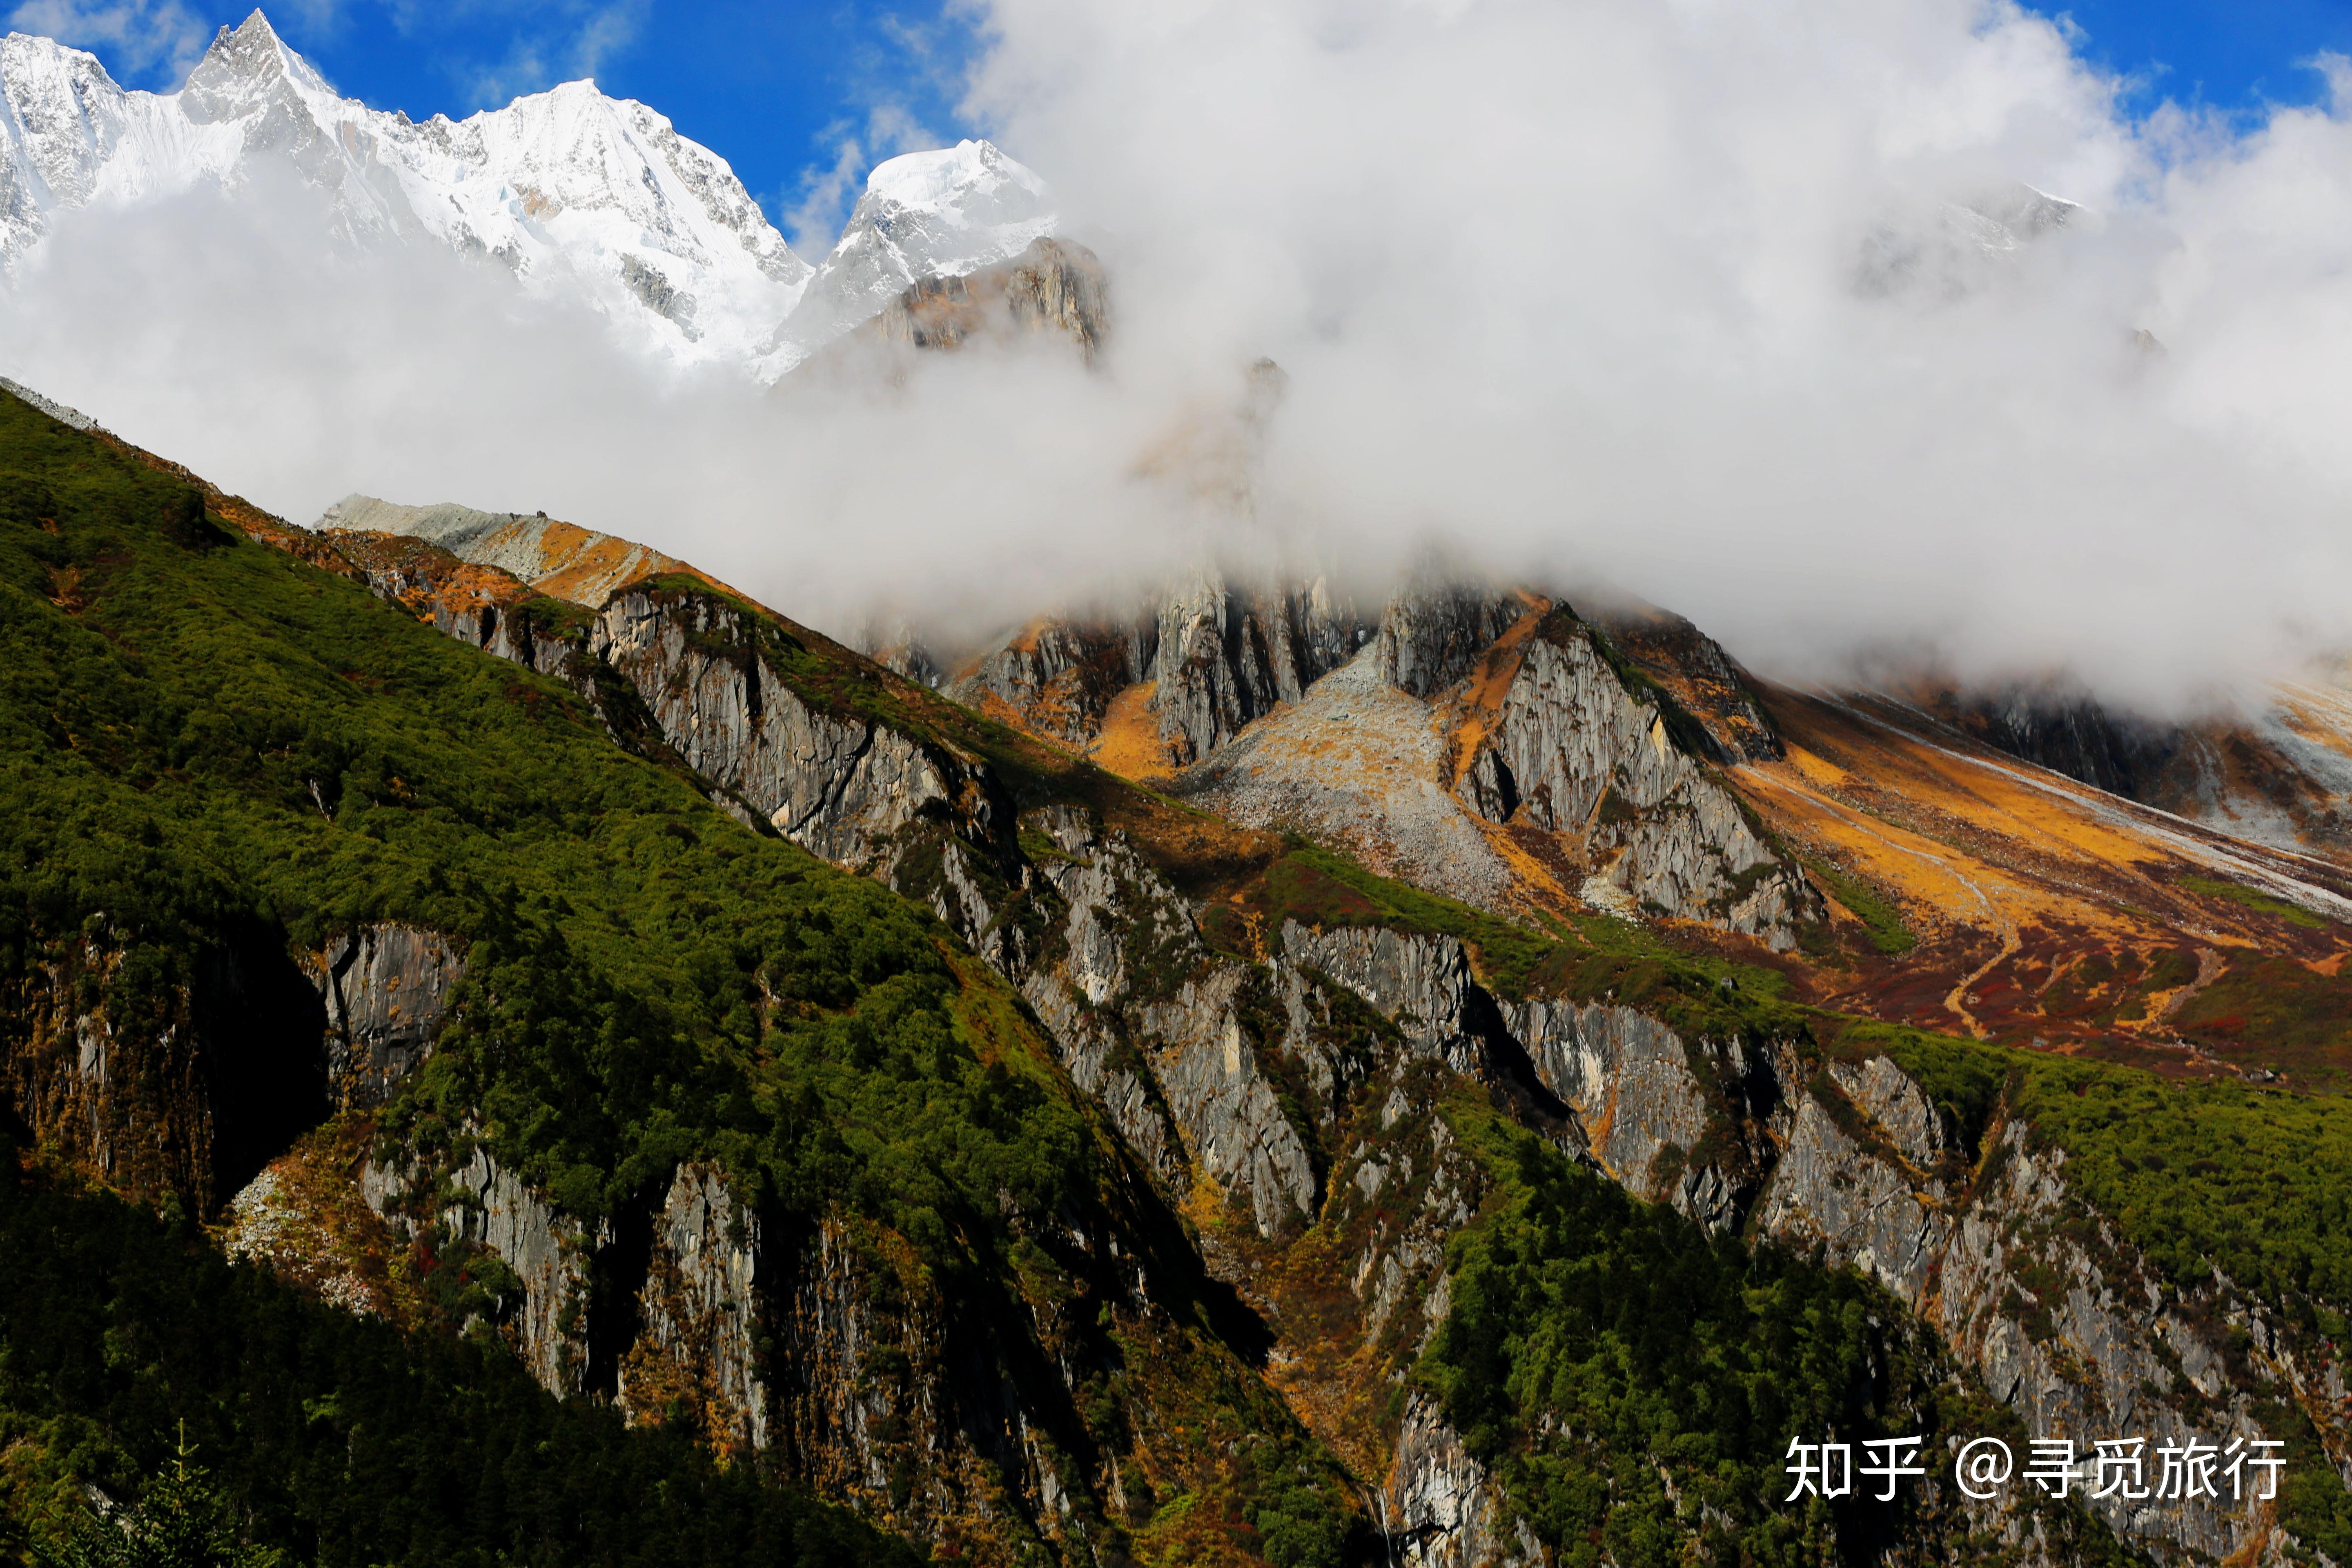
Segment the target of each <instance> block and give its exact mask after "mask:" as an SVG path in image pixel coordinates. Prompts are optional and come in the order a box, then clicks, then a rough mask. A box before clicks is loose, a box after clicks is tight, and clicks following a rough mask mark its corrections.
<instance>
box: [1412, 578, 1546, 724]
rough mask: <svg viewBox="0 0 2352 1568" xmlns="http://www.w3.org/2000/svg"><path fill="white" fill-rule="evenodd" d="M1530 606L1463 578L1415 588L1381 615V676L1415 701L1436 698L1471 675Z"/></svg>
mask: <svg viewBox="0 0 2352 1568" xmlns="http://www.w3.org/2000/svg"><path fill="white" fill-rule="evenodd" d="M1530 608H1532V606H1531V605H1528V604H1527V603H1526V602H1524V601H1522V600H1521V599H1520V598H1519V596H1518V595H1515V594H1502V593H1497V592H1496V591H1495V590H1494V589H1491V588H1486V587H1481V586H1479V585H1477V584H1470V583H1465V582H1462V581H1459V580H1457V579H1452V578H1443V577H1433V578H1426V579H1423V580H1422V581H1419V582H1415V583H1413V584H1409V585H1408V586H1406V587H1405V588H1403V589H1401V590H1399V592H1398V593H1397V594H1396V595H1395V596H1393V597H1392V598H1391V599H1390V600H1389V602H1388V607H1387V608H1386V609H1385V610H1384V611H1382V612H1381V637H1380V659H1381V677H1382V678H1383V679H1386V680H1387V681H1388V683H1389V684H1390V685H1391V686H1397V687H1402V689H1405V690H1407V691H1410V692H1412V694H1413V695H1414V696H1415V697H1434V696H1435V695H1436V694H1437V693H1439V692H1440V691H1443V690H1444V689H1446V688H1447V687H1449V686H1451V685H1453V684H1454V682H1455V681H1457V680H1460V679H1462V678H1463V677H1464V676H1465V675H1468V674H1469V673H1470V670H1471V668H1472V667H1473V666H1475V664H1476V663H1477V662H1478V658H1479V656H1480V655H1482V654H1484V653H1485V652H1486V650H1487V649H1488V648H1489V647H1493V646H1494V645H1495V642H1496V639H1497V638H1499V637H1501V636H1502V635H1503V634H1504V633H1505V632H1507V631H1509V630H1510V629H1511V627H1512V626H1516V625H1517V624H1518V621H1519V618H1520V617H1521V616H1525V615H1527V614H1528V611H1529V610H1530Z"/></svg>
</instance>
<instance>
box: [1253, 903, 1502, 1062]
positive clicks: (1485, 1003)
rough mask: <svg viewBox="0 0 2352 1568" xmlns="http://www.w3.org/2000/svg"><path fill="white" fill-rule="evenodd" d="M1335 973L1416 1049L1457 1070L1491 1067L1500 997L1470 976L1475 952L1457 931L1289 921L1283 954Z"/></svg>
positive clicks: (1288, 962)
mask: <svg viewBox="0 0 2352 1568" xmlns="http://www.w3.org/2000/svg"><path fill="white" fill-rule="evenodd" d="M1280 962H1282V963H1284V964H1286V965H1296V966H1298V967H1300V968H1303V969H1306V970H1307V971H1310V972H1313V973H1318V974H1323V975H1328V977H1330V978H1331V979H1332V980H1335V981H1337V982H1338V983H1339V984H1341V985H1344V986H1346V987H1347V988H1348V989H1349V990H1350V991H1352V992H1354V993H1355V994H1357V995H1358V996H1360V997H1362V998H1363V999H1364V1000H1365V1001H1366V1002H1369V1003H1370V1004H1371V1005H1372V1007H1373V1008H1374V1009H1375V1010H1376V1011H1377V1012H1379V1014H1380V1015H1381V1016H1382V1017H1383V1018H1386V1019H1387V1020H1388V1021H1389V1022H1390V1023H1391V1024H1393V1025H1395V1026H1396V1027H1397V1031H1398V1033H1399V1034H1400V1035H1402V1037H1403V1038H1404V1040H1405V1042H1406V1044H1407V1045H1408V1046H1409V1047H1411V1048H1412V1050H1413V1051H1415V1052H1416V1053H1418V1054H1419V1055H1422V1056H1425V1057H1432V1058H1435V1059H1437V1060H1439V1061H1442V1062H1444V1063H1445V1064H1446V1066H1448V1067H1450V1068H1454V1070H1455V1071H1456V1072H1460V1073H1465V1074H1468V1075H1470V1076H1472V1077H1477V1076H1479V1075H1480V1074H1482V1073H1483V1072H1484V1071H1485V1070H1486V1051H1487V1047H1488V1041H1489V1040H1490V1038H1491V1037H1492V1036H1493V1034H1494V1032H1495V1026H1496V1022H1497V1021H1498V1020H1497V1016H1496V1011H1495V1005H1494V1001H1493V999H1492V998H1491V997H1489V996H1488V995H1487V994H1486V992H1485V991H1484V990H1482V989H1481V988H1480V987H1479V985H1478V984H1477V983H1476V982H1475V980H1474V979H1473V978H1472V977H1471V973H1470V957H1469V954H1468V953H1467V952H1464V951H1463V947H1462V944H1461V943H1460V942H1456V941H1454V939H1453V938H1452V937H1443V936H1429V935H1425V934H1422V933H1418V932H1410V931H1391V930H1389V929H1387V928H1386V927H1381V926H1335V927H1333V928H1331V929H1330V930H1328V931H1317V930H1313V929H1310V928H1309V927H1307V926H1303V925H1300V924H1299V923H1297V921H1287V922H1286V923H1285V924H1284V926H1283V928H1282V957H1281V961H1280Z"/></svg>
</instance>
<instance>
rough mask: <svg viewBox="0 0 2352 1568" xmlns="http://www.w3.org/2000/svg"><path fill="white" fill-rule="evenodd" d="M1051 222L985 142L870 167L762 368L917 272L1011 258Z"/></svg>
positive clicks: (837, 326) (1023, 178)
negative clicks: (863, 186) (842, 225)
mask: <svg viewBox="0 0 2352 1568" xmlns="http://www.w3.org/2000/svg"><path fill="white" fill-rule="evenodd" d="M1057 221H1058V220H1057V218H1056V216H1055V212H1054V206H1053V198H1052V195H1050V193H1048V192H1047V190H1046V188H1045V181H1044V180H1042V179H1040V178H1039V177H1038V176H1037V174H1036V172H1035V171H1034V170H1033V169H1030V168H1028V167H1027V166H1026V165H1024V164H1022V163H1016V162H1015V161H1013V159H1011V158H1008V157H1006V156H1005V155H1004V154H1003V153H1002V152H1000V151H998V149H997V148H996V147H995V146H993V145H992V144H991V143H989V142H971V141H966V142H958V143H957V144H956V145H954V146H953V147H946V148H941V149H940V150H939V151H937V152H932V153H903V154H901V155H900V156H898V157H896V158H891V159H888V160H887V161H886V162H884V163H878V164H877V165H876V166H875V169H874V172H873V173H872V174H868V175H867V176H866V192H865V194H864V195H861V196H859V197H858V199H857V205H856V208H855V209H854V210H853V211H852V212H851V213H850V215H849V226H847V227H846V228H845V229H844V230H843V231H842V236H841V240H840V243H838V244H836V245H835V247H833V252H832V254H831V255H829V256H827V257H826V258H825V259H824V265H822V266H821V267H819V268H817V270H816V276H815V277H814V278H812V279H810V280H809V286H808V293H807V295H806V296H805V297H804V298H803V300H802V301H801V305H800V309H799V310H796V311H794V312H793V317H792V319H791V320H790V321H786V322H785V323H784V327H783V330H782V331H781V332H779V333H778V334H777V336H776V338H775V340H774V341H773V342H772V343H771V344H770V345H769V353H768V356H767V358H766V360H765V361H764V362H763V369H765V370H766V371H767V372H769V373H770V374H777V373H781V372H782V371H784V370H788V369H790V368H791V367H792V366H793V364H795V363H799V361H801V360H802V359H804V358H806V357H807V356H808V355H809V354H810V353H813V352H814V351H815V350H816V349H818V348H820V347H822V346H823V345H824V343H826V342H829V341H831V340H832V339H834V338H836V337H838V336H840V335H841V334H842V333H844V332H845V331H849V330H850V329H851V328H853V327H855V326H856V325H857V324H858V323H859V322H860V321H866V320H868V319H869V318H871V317H872V316H874V315H875V314H876V313H877V312H878V311H879V310H881V309H882V308H883V307H884V306H885V305H887V304H888V303H889V302H890V301H891V300H893V299H895V298H897V297H898V294H899V293H900V292H901V291H903V290H904V289H906V288H907V286H908V284H910V283H912V282H914V281H915V280H916V279H919V278H930V277H961V276H963V275H964V274H966V273H971V272H976V271H978V270H980V269H981V268H983V267H992V266H994V265H995V264H996V263H998V262H1000V261H1003V260H1007V259H1009V258H1013V257H1015V256H1018V255H1020V254H1021V253H1022V252H1023V251H1024V250H1026V249H1027V248H1028V247H1029V246H1030V243H1031V242H1032V241H1034V240H1036V239H1038V238H1040V237H1044V236H1045V235H1049V234H1052V233H1054V232H1055V226H1056V224H1057Z"/></svg>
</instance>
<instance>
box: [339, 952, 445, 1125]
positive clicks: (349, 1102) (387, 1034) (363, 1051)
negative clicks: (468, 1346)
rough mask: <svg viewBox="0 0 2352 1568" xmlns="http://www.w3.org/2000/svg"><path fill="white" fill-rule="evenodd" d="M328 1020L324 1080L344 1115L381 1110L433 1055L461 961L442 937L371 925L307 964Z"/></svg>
mask: <svg viewBox="0 0 2352 1568" xmlns="http://www.w3.org/2000/svg"><path fill="white" fill-rule="evenodd" d="M302 970H303V973H304V974H305V975H306V976H308V977H309V979H310V984H312V985H313V986H315V987H316V988H317V990H318V993H319V999H320V1002H321V1003H322V1004H323V1005H325V1008H326V1015H327V1020H326V1021H327V1037H326V1058H327V1079H328V1082H329V1084H330V1085H331V1093H332V1095H333V1098H334V1101H335V1103H336V1105H337V1106H338V1107H340V1108H341V1109H344V1110H352V1109H367V1108H372V1107H374V1106H379V1105H382V1104H383V1102H384V1101H385V1100H389V1099H390V1098H391V1096H392V1090H393V1087H394V1085H395V1084H397V1083H398V1082H399V1081H400V1079H402V1078H403V1077H404V1076H405V1075H406V1074H407V1073H408V1071H409V1070H410V1069H411V1068H415V1066H416V1065H417V1064H418V1063H420V1062H422V1061H423V1060H424V1059H425V1057H426V1056H427V1055H429V1054H430V1053H431V1051H432V1049H433V1041H434V1037H436V1035H438V1034H439V1033H440V1030H441V1022H442V1020H443V1018H444V1017H446V1016H447V1014H448V1010H449V1004H450V1000H451V993H452V992H453V991H454V990H455V989H456V987H457V982H458V981H460V980H462V979H463V978H465V973H466V961H465V959H464V958H463V957H462V956H460V955H459V954H458V953H457V951H456V950H455V949H453V948H452V947H451V946H450V945H449V944H448V943H447V942H446V941H444V940H443V939H442V938H441V937H439V936H437V935H436V934H435V933H434V932H432V931H420V930H418V929H416V928H415V927H414V926H405V925H396V924H392V923H389V922H384V921H376V922H373V923H370V924H367V925H362V926H361V927H359V928H357V929H356V930H354V931H348V932H346V933H344V934H343V935H341V936H339V937H337V938H336V939H335V940H334V941H333V942H330V943H329V944H328V945H327V948H326V950H325V951H324V952H320V953H317V954H315V955H312V956H310V957H309V958H306V959H305V960H304V962H303V964H302Z"/></svg>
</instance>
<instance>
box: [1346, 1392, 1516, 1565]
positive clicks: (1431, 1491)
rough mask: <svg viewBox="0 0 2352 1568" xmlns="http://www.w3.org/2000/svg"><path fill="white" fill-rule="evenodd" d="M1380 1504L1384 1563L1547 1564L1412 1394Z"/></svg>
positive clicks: (1453, 1438) (1448, 1432)
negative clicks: (1383, 1510)
mask: <svg viewBox="0 0 2352 1568" xmlns="http://www.w3.org/2000/svg"><path fill="white" fill-rule="evenodd" d="M1381 1500H1382V1501H1383V1502H1384V1503H1385V1504H1386V1505H1387V1511H1389V1513H1390V1515H1391V1517H1390V1518H1389V1519H1387V1520H1384V1521H1382V1522H1381V1532H1382V1534H1383V1535H1384V1536H1385V1537H1386V1538H1387V1542H1388V1546H1389V1560H1390V1561H1391V1563H1408V1564H1412V1568H1510V1565H1515V1564H1518V1563H1527V1564H1530V1565H1533V1564H1539V1563H1542V1562H1544V1560H1545V1558H1544V1551H1543V1547H1542V1544H1541V1543H1540V1542H1538V1541H1537V1540H1536V1539H1535V1538H1534V1537H1533V1536H1532V1535H1530V1534H1529V1533H1528V1527H1527V1524H1526V1522H1525V1521H1523V1520H1517V1519H1514V1518H1512V1516H1511V1513H1510V1508H1509V1504H1508V1503H1507V1501H1506V1500H1504V1498H1503V1495H1502V1489H1501V1488H1500V1487H1498V1486H1497V1485H1496V1483H1495V1480H1494V1478H1493V1477H1492V1476H1490V1475H1489V1474H1488V1473H1487V1470H1486V1466H1484V1465H1482V1464H1480V1463H1479V1462H1478V1461H1477V1460H1475V1459H1474V1458H1471V1457H1470V1455H1469V1453H1468V1452H1467V1451H1466V1450H1465V1448H1464V1447H1462V1437H1461V1435H1460V1434H1459V1433H1457V1432H1455V1431H1454V1428H1453V1426H1451V1425H1450V1424H1449V1423H1448V1422H1447V1421H1446V1419H1445V1415H1444V1412H1443V1411H1441V1410H1440V1409H1439V1408H1438V1405H1437V1402H1436V1401H1435V1400H1434V1399H1433V1398H1431V1397H1430V1396H1429V1395H1428V1394H1422V1393H1415V1394H1412V1397H1411V1398H1410V1400H1409V1401H1408V1402H1407V1403H1406V1405H1405V1412H1404V1425H1403V1426H1402V1429H1401V1430H1400V1431H1399V1432H1398V1433H1397V1447H1396V1463H1395V1466H1394V1468H1392V1469H1391V1472H1390V1476H1389V1484H1388V1489H1387V1492H1386V1494H1385V1495H1384V1497H1383V1498H1382V1499H1381Z"/></svg>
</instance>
